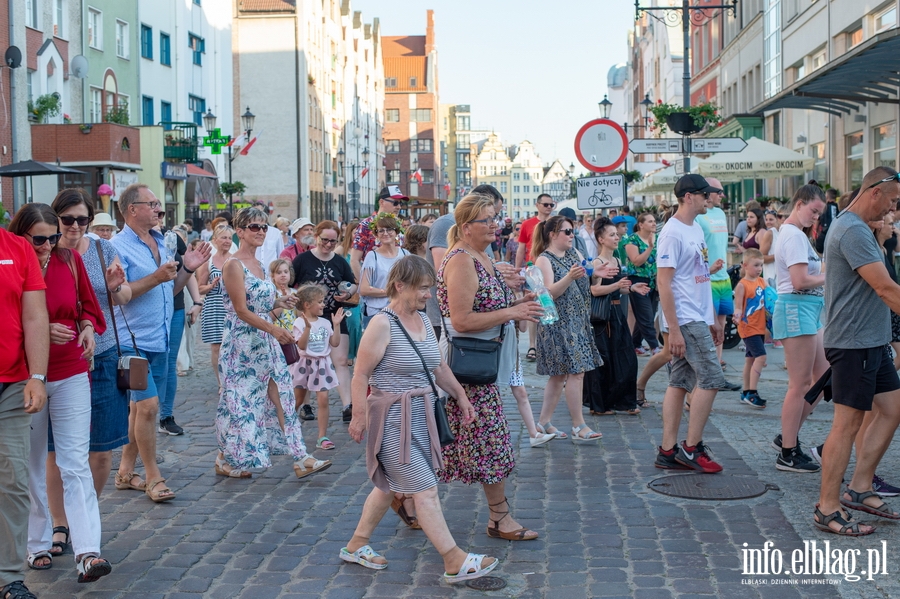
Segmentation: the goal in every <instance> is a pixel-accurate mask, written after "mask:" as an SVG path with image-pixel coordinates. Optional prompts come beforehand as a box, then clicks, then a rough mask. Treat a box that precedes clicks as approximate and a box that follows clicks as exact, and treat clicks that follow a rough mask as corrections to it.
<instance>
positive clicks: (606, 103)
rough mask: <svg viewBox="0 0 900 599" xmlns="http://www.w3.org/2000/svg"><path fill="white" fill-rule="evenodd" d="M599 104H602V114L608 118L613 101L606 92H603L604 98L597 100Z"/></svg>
mask: <svg viewBox="0 0 900 599" xmlns="http://www.w3.org/2000/svg"><path fill="white" fill-rule="evenodd" d="M597 104H598V105H599V106H600V116H602V117H603V118H605V119H608V118H609V111H610V109H611V108H612V102H610V101H609V99H608V98H607V97H606V94H603V100H601V101H600V102H597Z"/></svg>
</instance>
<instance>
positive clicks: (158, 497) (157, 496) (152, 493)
mask: <svg viewBox="0 0 900 599" xmlns="http://www.w3.org/2000/svg"><path fill="white" fill-rule="evenodd" d="M159 485H162V488H161V489H159V490H157V489H156V487H158V486H159ZM166 491H168V492H169V494H168V495H165V494H164V493H165V492H166ZM144 492H145V493H146V494H147V497H149V498H150V499H152V500H153V501H154V502H155V503H162V502H164V501H171V500H173V499H175V493H174V492H172V489H170V488H169V487H167V486H166V479H164V478H154V479H153V480H150V481H148V482H147V489H146V490H145V491H144Z"/></svg>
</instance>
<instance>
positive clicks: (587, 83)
mask: <svg viewBox="0 0 900 599" xmlns="http://www.w3.org/2000/svg"><path fill="white" fill-rule="evenodd" d="M429 8H430V9H433V10H434V12H435V38H436V43H437V48H438V74H439V89H438V92H439V94H440V102H441V103H442V104H469V105H471V109H472V127H473V128H485V129H494V130H495V131H496V132H497V133H499V134H500V135H501V138H502V140H503V142H504V144H511V143H518V142H520V141H522V140H523V139H527V140H529V141H531V142H532V143H534V144H535V146H536V148H537V151H538V153H539V154H540V156H541V160H543V161H544V163H546V164H549V163H550V162H552V160H553V159H554V158H559V159H560V160H561V161H562V162H563V164H564V165H566V167H568V165H569V163H570V162H575V163H576V167H577V168H576V172H579V173H581V172H582V171H584V169H583V168H581V166H580V165H579V164H578V163H577V160H576V158H575V150H574V149H573V148H574V143H575V134H576V133H577V132H578V129H579V128H580V127H581V126H582V125H583V124H584V123H586V122H587V121H589V120H591V119H595V118H598V117H599V116H600V114H599V109H598V107H597V102H599V101H600V100H602V99H603V94H605V93H606V73H607V71H609V68H610V67H611V66H613V65H615V64H617V63H624V62H626V60H627V54H628V47H627V40H628V37H627V36H628V31H629V30H630V29H631V27H632V25H633V20H634V3H633V2H632V1H630V0H557V1H555V2H546V1H540V2H539V1H537V0H519V1H517V2H513V1H512V0H453V1H450V0H428V1H424V0H403V1H400V0H351V10H354V11H357V10H361V11H362V13H363V21H364V22H366V23H371V22H372V19H373V18H374V17H378V18H379V19H380V22H381V34H382V35H424V34H425V11H426V10H427V9H429Z"/></svg>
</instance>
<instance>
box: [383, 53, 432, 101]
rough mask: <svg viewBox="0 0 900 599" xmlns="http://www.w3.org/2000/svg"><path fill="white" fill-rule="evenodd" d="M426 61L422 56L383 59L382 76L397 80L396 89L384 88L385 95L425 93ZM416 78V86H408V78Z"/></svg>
mask: <svg viewBox="0 0 900 599" xmlns="http://www.w3.org/2000/svg"><path fill="white" fill-rule="evenodd" d="M426 68H427V60H426V58H425V57H424V56H402V57H401V56H398V57H393V58H388V57H384V76H385V78H388V77H393V78H395V79H396V80H397V85H396V87H386V88H385V89H384V91H385V93H388V94H390V93H397V92H403V93H406V92H424V91H427V90H428V88H427V87H426V81H425V75H426V73H425V71H426ZM412 77H415V78H416V86H415V87H411V86H410V85H409V82H410V78H412Z"/></svg>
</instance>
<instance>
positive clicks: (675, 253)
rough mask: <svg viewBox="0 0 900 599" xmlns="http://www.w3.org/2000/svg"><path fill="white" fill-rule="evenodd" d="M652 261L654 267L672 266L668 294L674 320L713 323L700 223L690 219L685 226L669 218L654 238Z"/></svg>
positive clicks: (705, 252) (710, 291) (681, 323)
mask: <svg viewBox="0 0 900 599" xmlns="http://www.w3.org/2000/svg"><path fill="white" fill-rule="evenodd" d="M656 265H657V267H658V268H674V269H675V277H674V278H673V279H672V294H673V295H674V296H675V315H676V316H677V317H678V324H679V325H684V324H687V323H689V322H705V323H706V324H708V325H712V324H715V322H716V319H715V314H714V312H713V304H712V286H711V285H710V278H709V250H708V249H707V247H706V241H705V240H704V238H703V229H702V228H701V227H700V225H699V224H697V223H696V222H694V223H693V224H692V225H691V226H688V225H686V224H684V223H683V222H681V221H680V220H678V219H677V218H671V219H669V221H668V222H667V223H666V224H665V226H664V227H663V229H662V232H661V233H660V234H659V239H658V240H657V246H656Z"/></svg>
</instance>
